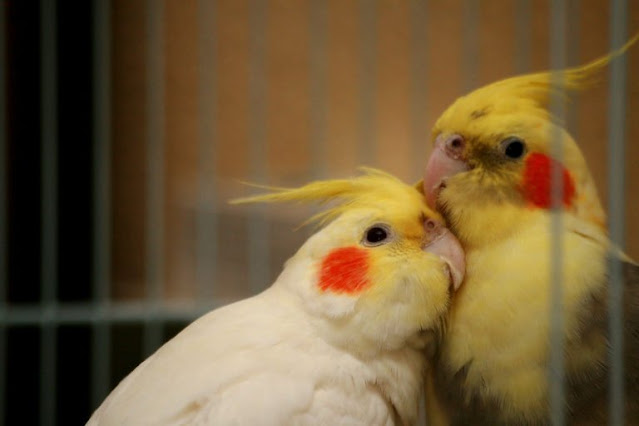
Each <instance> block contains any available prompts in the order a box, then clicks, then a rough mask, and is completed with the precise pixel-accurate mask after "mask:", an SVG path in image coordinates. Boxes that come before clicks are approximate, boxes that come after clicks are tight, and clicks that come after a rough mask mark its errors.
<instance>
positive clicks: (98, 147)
mask: <svg viewBox="0 0 639 426" xmlns="http://www.w3.org/2000/svg"><path fill="white" fill-rule="evenodd" d="M110 26H111V4H110V1H109V0H94V1H93V117H94V118H93V123H94V124H93V232H94V236H93V299H94V302H95V307H94V309H95V316H96V318H95V320H94V321H93V325H92V326H93V337H92V339H93V340H92V347H91V350H92V353H91V404H92V407H97V406H98V405H99V404H100V402H101V401H102V400H103V399H104V398H105V397H106V395H107V393H108V391H109V377H110V365H111V357H110V354H111V336H110V332H109V330H110V327H109V323H108V322H107V321H106V318H105V311H106V309H108V306H109V303H110V301H109V294H110V284H111V268H110V266H111V239H110V238H111V181H110V171H111V77H110V75H111V29H110Z"/></svg>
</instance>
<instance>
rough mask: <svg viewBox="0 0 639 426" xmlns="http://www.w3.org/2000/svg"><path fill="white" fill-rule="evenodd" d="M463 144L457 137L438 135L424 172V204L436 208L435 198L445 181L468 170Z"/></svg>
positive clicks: (460, 138)
mask: <svg viewBox="0 0 639 426" xmlns="http://www.w3.org/2000/svg"><path fill="white" fill-rule="evenodd" d="M464 151H465V142H464V139H463V138H462V137H461V136H459V135H439V136H438V137H437V139H435V147H434V148H433V152H432V153H431V154H430V158H429V159H428V163H427V164H426V170H425V171H424V194H425V196H426V203H427V204H428V206H429V207H430V208H432V209H436V208H437V197H438V196H439V193H440V192H441V190H442V188H444V187H445V184H446V179H447V178H449V177H451V176H453V175H456V174H457V173H460V172H464V171H467V170H469V167H468V164H467V163H466V161H465V159H464Z"/></svg>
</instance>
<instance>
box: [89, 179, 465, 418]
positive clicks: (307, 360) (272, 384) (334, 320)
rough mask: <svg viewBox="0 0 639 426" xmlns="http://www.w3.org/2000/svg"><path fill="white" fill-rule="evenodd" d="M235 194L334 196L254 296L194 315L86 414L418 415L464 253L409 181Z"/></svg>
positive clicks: (353, 182) (325, 183)
mask: <svg viewBox="0 0 639 426" xmlns="http://www.w3.org/2000/svg"><path fill="white" fill-rule="evenodd" d="M244 201H250V202H255V201H321V202H323V201H333V207H332V208H329V209H327V210H326V211H324V212H323V213H321V214H320V215H318V216H316V217H314V218H313V220H316V219H319V220H321V221H322V223H326V224H327V225H326V226H325V227H324V228H323V229H321V230H320V231H318V232H317V233H316V234H315V235H313V236H312V237H311V238H310V239H309V240H308V241H307V242H306V243H305V244H304V245H303V246H302V247H301V248H300V249H299V251H298V252H297V253H296V254H295V255H294V256H293V257H292V258H291V259H290V260H289V261H288V262H287V263H286V266H285V268H284V270H283V272H282V273H281V275H280V276H279V277H278V278H277V280H276V281H275V283H274V284H273V285H272V286H271V287H270V288H268V289H267V290H265V291H264V292H262V293H261V294H258V295H257V296H255V297H252V298H250V299H246V300H243V301H240V302H237V303H234V304H232V305H229V306H226V307H223V308H220V309H216V310H214V311H212V312H210V313H208V314H207V315H205V316H203V317H201V318H200V319H198V320H196V321H195V322H194V323H192V324H191V325H189V326H188V327H186V328H185V329H184V330H183V331H182V332H181V333H180V334H178V335H177V336H176V337H175V338H173V339H172V340H170V341H169V342H168V343H166V344H165V345H164V346H162V347H161V348H160V349H158V351H157V352H155V353H154V354H153V355H152V356H151V357H149V358H148V359H147V360H146V361H144V362H143V363H142V364H140V365H139V366H138V367H137V368H136V369H135V370H134V371H133V372H132V373H131V374H130V375H129V376H128V377H126V378H125V379H124V380H123V381H122V382H121V383H120V384H119V385H118V386H117V387H116V388H115V390H114V391H113V392H112V393H111V394H110V395H109V396H108V397H107V399H106V400H105V401H104V402H103V403H102V405H101V406H100V407H99V408H98V409H97V410H96V411H95V413H94V414H93V416H92V417H91V419H90V420H89V422H88V425H135V426H142V425H187V424H188V425H273V426H276V425H277V426H279V425H289V424H300V425H339V424H348V425H394V424H413V423H414V422H415V421H416V418H417V411H418V409H417V407H418V398H419V395H420V391H421V389H422V385H423V371H424V369H425V367H426V361H427V360H426V356H425V353H426V352H427V350H428V348H429V346H430V345H431V344H434V343H435V340H436V339H437V336H438V334H439V332H440V330H441V328H442V319H443V318H444V316H445V313H446V311H447V308H448V303H449V298H450V292H451V290H453V289H456V288H457V287H458V286H459V284H460V283H461V281H462V278H463V273H464V254H463V252H462V249H461V247H460V245H459V243H458V241H457V240H456V238H455V237H454V236H453V235H452V234H451V233H449V232H448V231H447V229H446V228H444V227H443V226H442V225H441V223H442V222H441V221H440V217H439V215H438V214H437V213H434V212H433V211H431V210H429V209H428V207H426V205H425V203H424V201H423V194H421V193H420V192H419V190H418V189H416V188H415V187H411V186H408V185H405V184H404V183H402V182H400V181H399V180H397V179H396V178H394V177H392V176H390V175H388V174H385V173H382V172H379V171H373V170H370V169H369V170H367V172H366V173H365V174H364V175H363V176H360V177H357V178H353V179H344V180H331V181H320V182H314V183H311V184H309V185H306V186H304V187H301V188H298V189H291V190H288V189H279V190H275V192H273V193H271V194H267V195H263V196H258V197H254V198H251V199H247V200H244Z"/></svg>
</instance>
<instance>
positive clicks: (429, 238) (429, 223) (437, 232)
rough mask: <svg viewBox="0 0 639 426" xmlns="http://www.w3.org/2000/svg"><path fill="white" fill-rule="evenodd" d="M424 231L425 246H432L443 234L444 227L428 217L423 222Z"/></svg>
mask: <svg viewBox="0 0 639 426" xmlns="http://www.w3.org/2000/svg"><path fill="white" fill-rule="evenodd" d="M424 230H425V231H426V236H425V241H424V243H425V246H428V245H430V244H432V243H433V242H434V241H436V240H437V239H439V237H440V236H441V235H442V234H443V233H444V232H445V228H444V225H443V224H442V223H440V222H438V221H436V220H434V219H431V218H429V217H427V218H426V220H425V221H424Z"/></svg>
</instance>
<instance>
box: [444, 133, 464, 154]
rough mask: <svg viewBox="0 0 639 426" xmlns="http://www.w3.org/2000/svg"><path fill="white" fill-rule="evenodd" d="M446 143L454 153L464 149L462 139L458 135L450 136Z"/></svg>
mask: <svg viewBox="0 0 639 426" xmlns="http://www.w3.org/2000/svg"><path fill="white" fill-rule="evenodd" d="M447 142H448V143H447V144H446V145H447V146H448V147H449V148H452V149H453V150H455V151H461V150H462V149H463V148H464V139H462V137H461V136H459V135H453V136H451V137H450V138H449V139H448V141H447Z"/></svg>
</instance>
